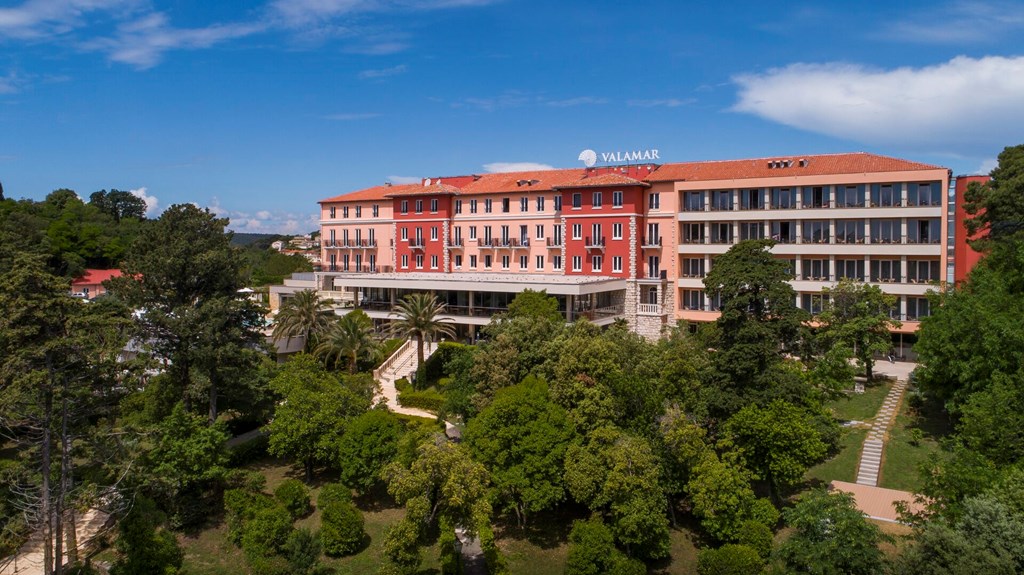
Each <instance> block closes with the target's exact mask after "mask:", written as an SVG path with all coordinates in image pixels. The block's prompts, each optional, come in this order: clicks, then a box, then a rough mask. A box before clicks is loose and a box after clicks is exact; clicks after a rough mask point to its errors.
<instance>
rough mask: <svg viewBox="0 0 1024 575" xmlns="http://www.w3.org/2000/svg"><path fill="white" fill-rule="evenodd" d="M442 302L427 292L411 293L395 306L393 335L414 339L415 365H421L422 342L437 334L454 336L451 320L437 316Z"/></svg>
mask: <svg viewBox="0 0 1024 575" xmlns="http://www.w3.org/2000/svg"><path fill="white" fill-rule="evenodd" d="M442 312H444V304H442V303H441V302H439V301H437V298H436V297H434V296H433V295H432V294H428V293H412V294H409V295H407V296H405V297H404V298H402V301H400V302H398V305H396V306H395V312H394V313H395V314H397V316H398V317H397V318H396V319H395V320H394V321H393V322H392V323H391V333H392V334H393V335H394V336H395V337H401V338H404V339H415V340H416V365H417V366H421V365H423V342H424V340H425V339H428V338H430V339H434V338H437V337H439V336H447V337H455V328H454V327H452V325H451V323H450V322H451V320H449V319H447V318H440V317H438V316H439V315H441V313H442Z"/></svg>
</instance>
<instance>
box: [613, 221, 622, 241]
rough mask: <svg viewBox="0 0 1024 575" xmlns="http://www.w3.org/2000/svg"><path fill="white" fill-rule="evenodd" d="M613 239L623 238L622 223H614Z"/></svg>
mask: <svg viewBox="0 0 1024 575" xmlns="http://www.w3.org/2000/svg"><path fill="white" fill-rule="evenodd" d="M612 239H613V240H621V239H622V224H612Z"/></svg>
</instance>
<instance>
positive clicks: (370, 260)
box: [366, 254, 377, 271]
mask: <svg viewBox="0 0 1024 575" xmlns="http://www.w3.org/2000/svg"><path fill="white" fill-rule="evenodd" d="M366 262H367V265H368V266H370V271H374V270H376V269H377V256H375V255H373V254H370V255H369V256H368V257H367V258H366Z"/></svg>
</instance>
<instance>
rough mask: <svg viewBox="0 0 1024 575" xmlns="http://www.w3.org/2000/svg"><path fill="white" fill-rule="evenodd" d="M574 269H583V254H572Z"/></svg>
mask: <svg viewBox="0 0 1024 575" xmlns="http://www.w3.org/2000/svg"><path fill="white" fill-rule="evenodd" d="M572 271H574V272H582V271H583V256H572Z"/></svg>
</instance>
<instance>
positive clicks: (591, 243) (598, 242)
mask: <svg viewBox="0 0 1024 575" xmlns="http://www.w3.org/2000/svg"><path fill="white" fill-rule="evenodd" d="M585 242H586V243H585V244H584V245H585V246H586V248H587V249H588V250H603V249H604V246H605V239H604V236H601V237H599V238H591V237H588V238H587V239H586V240H585Z"/></svg>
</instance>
